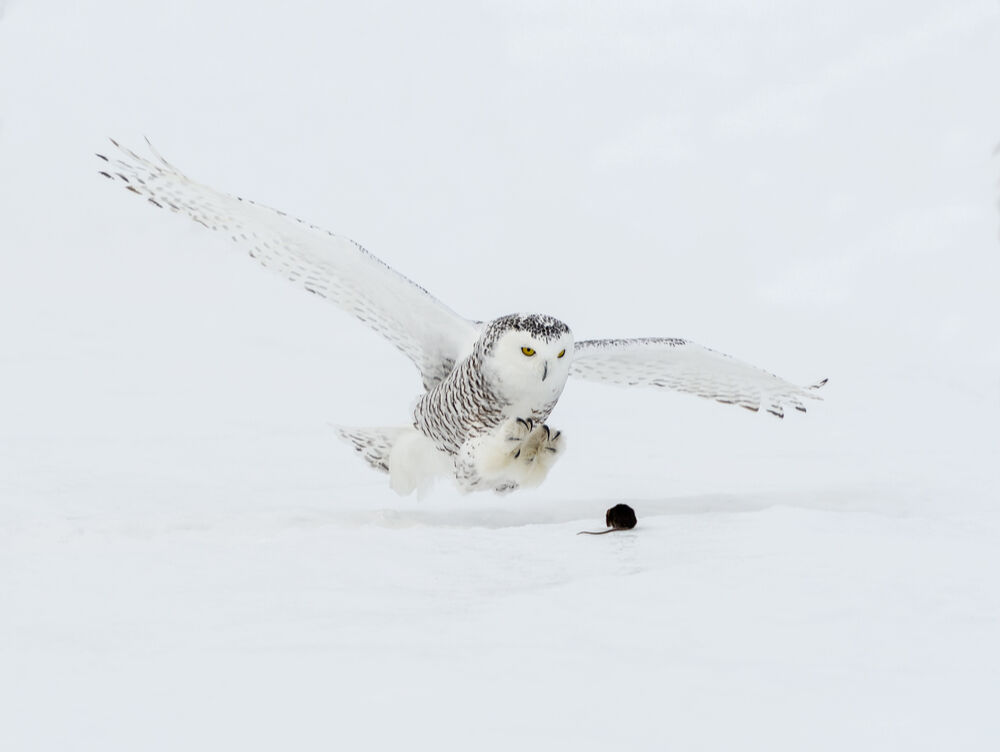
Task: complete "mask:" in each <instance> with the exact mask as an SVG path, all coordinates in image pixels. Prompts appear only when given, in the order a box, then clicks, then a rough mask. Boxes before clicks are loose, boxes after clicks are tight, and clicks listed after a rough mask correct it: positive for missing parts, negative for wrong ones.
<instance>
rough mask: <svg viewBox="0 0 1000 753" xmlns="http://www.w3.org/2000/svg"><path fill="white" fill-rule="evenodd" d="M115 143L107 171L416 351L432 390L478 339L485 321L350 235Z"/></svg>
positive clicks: (409, 353) (412, 353)
mask: <svg viewBox="0 0 1000 753" xmlns="http://www.w3.org/2000/svg"><path fill="white" fill-rule="evenodd" d="M111 143H112V144H114V146H115V147H116V149H117V150H118V154H117V156H111V157H109V156H105V155H102V154H98V155H97V156H98V157H99V158H100V159H101V160H102V163H101V168H100V172H101V174H102V175H104V176H105V177H107V178H109V179H111V180H113V181H115V182H118V183H120V184H122V185H124V187H125V188H126V189H128V190H129V191H131V192H132V193H134V194H137V195H139V196H143V197H145V198H146V199H147V200H148V201H149V202H150V203H151V204H153V205H155V206H157V207H161V208H164V209H169V210H171V211H173V212H181V213H183V214H186V215H188V216H189V217H190V218H191V219H193V220H194V221H195V222H198V223H200V224H202V225H204V226H205V227H207V228H209V229H211V230H217V231H220V232H223V233H225V234H226V235H228V236H229V237H230V238H231V239H232V240H233V241H234V242H235V243H236V244H237V245H238V246H240V247H242V248H243V249H244V250H246V251H247V253H249V255H250V256H251V257H253V258H254V259H256V260H257V261H258V262H259V263H260V264H261V265H262V266H264V267H267V268H269V269H271V270H273V271H275V272H277V273H278V274H280V275H281V276H283V277H285V278H287V279H288V280H290V281H291V282H293V283H295V284H296V285H298V286H299V287H300V288H302V289H304V290H307V291H308V292H310V293H313V294H315V295H318V296H320V297H322V298H326V299H327V300H329V301H331V302H332V303H335V304H337V305H338V306H340V307H341V308H343V309H344V310H346V311H348V312H349V313H351V314H353V315H354V316H356V317H357V318H358V319H360V320H361V321H362V322H364V323H365V324H367V325H368V326H369V327H371V328H372V329H373V330H375V331H376V332H378V333H379V334H380V335H382V336H383V337H385V338H386V339H387V340H389V341H390V342H391V343H392V344H393V345H395V346H396V347H397V348H399V350H401V351H402V352H403V353H405V354H406V355H407V356H409V358H410V359H411V360H412V361H413V362H414V364H416V366H417V369H418V370H419V371H420V374H421V377H422V378H423V382H424V387H425V388H426V389H430V388H431V387H433V386H434V385H435V384H437V383H438V382H440V381H441V380H443V379H444V378H445V377H446V376H447V375H448V374H449V373H450V372H451V370H452V368H453V366H454V364H455V362H456V361H457V360H458V359H459V358H460V357H461V356H462V355H463V353H464V352H466V351H467V350H468V348H469V347H470V346H471V344H472V343H473V342H474V341H475V339H476V337H477V335H478V331H479V325H478V324H477V323H475V322H472V321H469V320H468V319H464V318H463V317H461V316H459V315H458V314H456V313H455V312H454V311H452V310H451V309H449V308H448V307H447V306H445V305H444V304H443V303H441V302H440V301H439V300H437V299H436V298H434V297H433V296H432V295H431V294H430V293H428V292H427V291H426V290H424V289H423V288H422V287H420V286H419V285H417V284H416V283H414V282H412V281H410V280H409V279H407V278H406V277H404V276H403V275H401V274H399V273H398V272H396V271H395V270H393V269H391V268H390V267H389V266H388V265H386V264H385V263H384V262H382V261H381V260H380V259H378V258H376V257H375V256H373V255H372V254H370V253H369V252H368V251H366V250H365V249H364V248H363V247H362V246H361V245H359V244H358V243H355V242H354V241H352V240H350V239H349V238H344V237H342V236H339V235H334V234H333V233H330V232H328V231H326V230H323V229H322V228H318V227H316V226H315V225H310V224H308V223H306V222H303V221H302V220H298V219H295V218H293V217H290V216H288V215H286V214H285V213H284V212H279V211H278V210H275V209H270V208H268V207H265V206H262V205H260V204H256V203H254V202H252V201H250V200H247V199H242V198H238V197H236V196H231V195H229V194H225V193H221V192H219V191H216V190H214V189H212V188H209V187H208V186H205V185H202V184H200V183H196V182H195V181H193V180H190V179H189V178H188V177H187V176H185V175H184V174H183V173H181V172H180V171H179V170H177V168H175V167H174V166H173V165H171V164H170V163H169V162H167V161H166V160H165V159H163V158H162V157H161V156H160V155H159V154H158V153H157V152H156V150H155V149H154V148H153V146H152V144H149V147H150V150H151V151H152V152H153V157H154V159H146V158H145V157H142V156H140V155H138V154H136V153H135V152H133V151H132V150H130V149H126V148H124V147H122V146H120V145H119V144H118V142H116V141H114V140H112V142H111ZM147 143H148V140H147Z"/></svg>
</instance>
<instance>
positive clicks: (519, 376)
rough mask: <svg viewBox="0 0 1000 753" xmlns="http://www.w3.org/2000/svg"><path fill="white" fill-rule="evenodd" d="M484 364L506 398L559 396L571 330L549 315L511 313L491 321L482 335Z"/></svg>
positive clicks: (570, 357)
mask: <svg viewBox="0 0 1000 753" xmlns="http://www.w3.org/2000/svg"><path fill="white" fill-rule="evenodd" d="M484 340H485V341H486V348H485V349H486V355H487V363H489V364H490V366H491V368H492V371H493V373H494V376H495V378H496V380H497V381H498V382H499V386H500V387H501V388H502V390H503V392H504V393H506V394H507V395H508V396H509V397H512V398H514V397H525V398H537V399H540V400H551V399H554V398H555V397H558V396H559V393H560V392H562V389H563V386H564V385H565V384H566V378H567V377H568V376H569V365H570V363H571V362H572V360H573V333H572V332H571V331H570V329H569V327H567V326H566V325H565V324H563V323H562V322H560V321H559V320H558V319H554V318H553V317H550V316H542V315H539V314H512V315H511V316H508V317H503V318H501V319H497V320H495V321H494V322H491V323H490V325H489V327H488V328H487V331H486V333H485V335H484Z"/></svg>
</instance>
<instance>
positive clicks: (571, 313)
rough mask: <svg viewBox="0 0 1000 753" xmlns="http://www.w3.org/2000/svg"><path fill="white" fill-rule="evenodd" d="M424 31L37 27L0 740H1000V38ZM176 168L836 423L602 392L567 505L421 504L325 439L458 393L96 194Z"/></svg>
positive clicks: (111, 4) (924, 32)
mask: <svg viewBox="0 0 1000 753" xmlns="http://www.w3.org/2000/svg"><path fill="white" fill-rule="evenodd" d="M418 5H422V4H413V5H412V6H411V5H408V4H401V3H400V4H392V3H387V4H381V3H366V4H356V5H347V4H325V3H309V2H302V3H291V4H285V5H282V6H277V5H265V4H248V3H235V2H218V3H212V4H199V3H195V2H193V0H184V1H182V2H175V3H169V4H160V5H157V6H155V7H154V6H153V5H150V4H136V3H129V2H125V0H108V1H107V2H102V3H99V4H90V5H81V4H67V3H60V2H32V3H29V2H24V0H8V1H7V2H6V3H4V4H3V5H2V8H0V70H3V71H5V72H6V75H4V76H2V77H0V175H2V176H3V179H2V180H0V207H2V210H0V265H2V266H0V344H2V347H0V387H2V394H3V396H4V397H3V398H2V399H0V747H2V748H28V749H41V748H113V749H121V748H147V749H148V748H193V747H201V748H206V747H207V748H234V747H242V748H251V749H261V748H366V749H371V748H395V747H406V748H419V749H427V748H445V749H452V748H464V747H472V748H528V747H531V748H583V749H594V748H625V749H629V748H634V749H650V748H693V749H711V748H732V747H736V748H753V749H760V748H772V749H773V748H811V749H831V748H888V749H899V748H918V749H929V748H966V749H967V748H995V747H997V746H998V744H1000V721H998V717H997V715H996V711H995V706H996V698H997V697H998V691H1000V679H998V678H1000V648H998V642H997V640H996V635H997V628H998V618H1000V588H998V583H997V573H998V572H1000V546H998V544H1000V510H998V505H997V502H998V501H1000V499H998V497H1000V494H998V492H1000V478H998V476H1000V457H998V455H1000V429H998V426H1000V342H998V339H997V336H996V325H997V321H998V320H1000V304H998V302H997V295H996V291H997V290H998V289H1000V254H998V253H997V252H998V247H997V243H998V226H1000V218H998V214H997V211H996V202H997V176H998V173H1000V159H998V158H997V157H996V156H995V155H993V150H994V148H995V147H996V145H997V142H998V141H1000V100H998V99H997V97H996V96H995V93H996V85H995V82H994V80H993V79H994V78H995V72H996V71H997V70H1000V38H998V37H1000V9H998V7H997V5H996V3H994V2H982V3H979V2H969V3H927V4H919V3H870V4H864V5H862V4H858V5H849V6H844V5H831V6H829V7H827V6H823V7H819V6H816V5H808V6H806V5H800V4H795V3H788V4H784V3H779V4H776V5H772V4H769V5H767V6H766V7H765V6H758V5H746V6H741V5H730V4H724V5H721V6H712V7H709V6H705V5H704V4H669V5H668V4H663V5H662V6H661V5H647V4H628V5H625V4H606V5H599V4H593V5H585V6H584V5H562V4H545V5H537V4H534V3H523V4H521V3H490V2H488V3H484V4H482V5H477V4H471V3H454V4H448V3H442V4H436V5H434V6H423V7H418ZM142 134H148V135H149V136H150V137H151V138H152V139H153V141H154V143H155V144H156V145H157V147H158V149H159V150H160V151H162V152H163V153H164V154H165V155H166V156H167V157H168V159H170V160H171V161H172V162H174V163H175V164H177V165H178V166H179V167H180V168H181V169H182V170H183V171H184V172H186V173H187V174H189V175H191V176H192V177H193V178H194V179H196V180H199V181H202V182H205V183H207V184H209V185H212V186H215V187H218V188H220V189H222V190H227V191H231V192H234V193H238V194H240V195H243V196H248V197H252V198H254V199H256V200H259V201H261V202H262V203H265V204H269V205H272V206H276V207H280V208H282V209H285V210H287V211H289V212H292V213H294V214H297V215H300V216H303V217H306V218H308V219H309V220H311V221H313V222H316V223H317V224H320V225H322V226H324V227H328V228H331V229H333V230H336V231H339V232H342V233H344V234H346V235H348V236H350V237H353V238H355V239H357V240H359V241H361V242H362V243H364V244H365V245H366V246H367V247H368V248H370V249H371V250H372V251H373V252H374V253H376V254H377V255H379V256H380V257H381V258H383V259H384V260H385V261H386V262H388V263H389V264H391V265H392V266H393V267H395V268H397V269H399V270H400V271H402V272H403V273H404V274H407V275H409V276H411V277H412V278H413V279H415V280H416V281H417V282H418V283H420V284H421V285H423V286H424V287H426V288H427V289H428V290H430V291H432V292H433V293H434V294H435V295H437V296H438V297H439V298H441V299H442V300H443V301H445V302H446V303H447V304H448V305H450V306H452V307H453V308H455V310H457V311H459V312H460V313H463V314H465V315H468V316H472V317H477V318H489V317H493V316H497V315H501V314H504V313H508V312H510V311H516V310H540V311H544V312H546V313H551V314H553V315H556V316H559V317H560V318H561V319H563V320H564V321H567V322H568V323H569V324H570V325H571V326H572V327H573V329H574V332H575V333H576V335H577V336H578V337H582V338H591V337H615V336H618V337H622V336H655V335H659V336H676V337H686V338H690V339H692V340H695V341H696V342H699V343H702V344H704V345H707V346H709V347H712V348H715V349H717V350H721V351H723V352H726V353H730V354H732V355H734V356H736V357H738V358H741V359H743V360H746V361H749V362H751V363H755V364H758V365H760V366H762V367H764V368H767V369H769V370H771V371H773V372H775V373H777V374H779V375H781V376H783V377H786V378H789V379H792V380H794V381H796V382H798V383H801V384H807V383H811V382H813V381H815V380H817V379H819V378H822V377H829V378H830V383H829V384H828V385H827V387H825V388H824V397H825V401H824V402H823V403H817V404H816V405H815V406H810V412H809V414H808V415H805V416H799V415H793V416H789V417H788V418H786V419H785V420H784V421H778V420H775V419H772V418H771V417H769V416H760V415H752V414H750V413H748V412H746V411H742V410H735V409H732V408H727V407H725V406H720V405H716V404H713V403H710V402H707V401H701V400H698V399H695V398H691V397H688V396H683V395H670V394H661V393H657V392H653V391H642V390H631V391H630V390H625V389H615V388H610V387H603V386H601V385H595V384H587V383H579V382H571V383H570V384H569V385H568V386H567V388H566V391H565V393H564V395H563V398H562V400H561V402H560V404H559V406H558V408H557V410H556V412H555V413H554V414H553V419H552V423H553V425H554V426H555V427H557V428H559V429H561V430H563V431H564V432H565V434H566V437H567V438H568V451H567V453H566V455H565V457H564V458H563V459H562V460H561V461H560V462H559V463H558V464H557V465H556V466H555V468H554V470H553V471H552V473H551V475H550V477H549V479H548V481H546V483H545V484H544V485H543V486H542V487H541V488H540V489H538V490H534V491H530V492H525V493H520V494H516V495H512V496H507V497H496V496H492V495H489V494H485V495H472V496H464V497H463V496H461V495H459V494H457V493H456V492H454V491H453V490H450V489H448V488H444V487H440V488H436V489H435V490H434V491H433V492H432V493H431V494H430V495H429V496H427V497H425V498H423V499H417V498H415V497H414V498H400V497H397V496H396V495H395V494H393V493H392V492H391V491H390V490H389V489H388V485H387V480H386V479H385V477H383V476H379V475H377V474H375V473H373V472H372V471H371V470H370V469H368V468H367V467H365V466H364V464H363V463H361V462H360V461H359V460H358V459H357V458H356V457H354V455H353V454H352V453H351V451H350V450H349V448H347V447H346V446H345V445H343V444H342V443H341V442H339V441H338V440H337V439H336V437H335V435H334V433H333V431H332V429H331V428H330V426H329V424H330V423H337V424H345V425H362V426H365V425H369V426H378V425H396V424H399V423H401V422H402V420H404V418H405V416H406V415H407V412H408V411H409V409H410V406H411V404H412V401H413V399H414V398H415V396H416V394H417V390H418V389H419V380H418V378H417V374H416V371H415V370H414V369H412V368H411V367H410V365H409V364H408V363H407V362H406V361H405V359H404V358H403V357H402V356H400V355H399V354H398V353H396V352H395V351H394V349H393V348H392V347H391V346H390V345H388V344H387V343H384V342H382V341H380V340H379V339H378V338H376V337H375V336H373V335H371V334H370V333H369V332H368V331H366V330H365V328H364V327H363V326H362V325H360V324H358V323H356V322H354V321H353V320H351V319H350V318H349V317H347V316H344V315H342V314H341V313H340V312H338V311H336V310H335V309H333V308H331V307H329V306H328V305H325V304H324V303H323V302H322V301H319V300H315V299H313V298H312V297H310V296H304V295H301V294H300V293H299V292H298V291H295V290H293V289H291V288H290V287H286V286H285V285H283V284H282V283H281V281H280V280H277V279H275V278H273V277H272V276H270V275H268V274H266V273H264V272H262V271H261V270H260V269H258V268H257V267H256V266H255V265H254V264H253V263H252V262H251V261H250V260H248V259H246V258H244V257H242V256H240V255H238V254H236V253H234V252H233V249H232V248H230V247H229V246H228V245H227V243H226V241H225V240H224V239H222V238H218V237H216V236H214V235H213V234H211V233H209V232H207V231H205V230H204V229H203V228H201V227H199V226H197V225H195V224H194V223H191V222H188V221H185V220H183V219H181V218H178V217H174V216H171V215H169V214H167V213H165V212H161V211H158V210H154V208H153V207H151V206H149V205H148V204H146V203H145V202H141V201H138V200H136V198H135V197H134V196H131V195H129V194H128V193H126V192H124V191H121V190H120V188H115V187H114V186H112V185H111V184H110V183H108V182H107V181H105V180H103V179H101V178H100V177H99V176H98V175H97V174H96V171H97V168H98V165H97V162H96V159H95V158H94V157H93V156H92V154H93V152H95V151H101V150H104V149H105V148H106V142H105V141H104V138H105V137H106V136H109V135H110V136H115V137H116V138H119V139H120V140H122V141H123V142H124V143H126V144H129V145H132V146H141V145H142ZM617 502H628V503H629V504H631V505H632V506H633V507H634V508H635V510H636V512H637V514H638V517H639V526H638V527H637V528H636V529H635V530H634V531H631V532H623V533H616V534H612V535H608V536H601V537H590V536H576V535H575V534H576V532H577V531H579V530H583V529H592V530H593V529H594V528H595V527H597V526H599V525H600V523H601V522H602V521H603V516H604V511H605V509H606V508H608V507H610V506H611V505H612V504H615V503H617Z"/></svg>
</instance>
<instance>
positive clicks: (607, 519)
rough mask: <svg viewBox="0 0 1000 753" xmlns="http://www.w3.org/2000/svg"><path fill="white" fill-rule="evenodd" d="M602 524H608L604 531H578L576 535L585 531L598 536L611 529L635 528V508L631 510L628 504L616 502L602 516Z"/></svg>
mask: <svg viewBox="0 0 1000 753" xmlns="http://www.w3.org/2000/svg"><path fill="white" fill-rule="evenodd" d="M604 524H605V525H607V526H608V530H606V531H580V532H579V533H578V534H577V536H579V535H580V534H581V533H586V534H589V535H591V536H600V535H601V534H602V533H611V532H612V531H628V530H631V529H632V528H635V524H636V517H635V510H633V509H632V508H631V507H629V506H628V505H623V504H618V505H615V506H614V507H612V508H610V509H609V510H608V512H607V514H606V515H605V516H604Z"/></svg>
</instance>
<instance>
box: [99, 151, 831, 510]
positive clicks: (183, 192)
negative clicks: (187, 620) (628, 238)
mask: <svg viewBox="0 0 1000 753" xmlns="http://www.w3.org/2000/svg"><path fill="white" fill-rule="evenodd" d="M147 143H148V140H147ZM112 144H114V146H115V147H116V148H117V150H118V155H117V156H115V157H108V156H105V155H101V154H98V155H97V156H98V157H99V158H100V159H101V160H102V165H101V169H100V173H101V175H103V176H105V177H106V178H109V179H110V180H113V181H115V182H120V183H121V184H122V185H123V186H124V187H125V188H126V189H128V190H129V191H131V192H132V193H134V194H137V195H139V196H142V197H145V198H146V200H147V201H149V203H150V204H153V205H154V206H157V207H160V208H166V209H170V210H171V211H174V212H182V213H184V214H187V215H188V216H189V217H191V218H192V219H193V220H194V221H195V222H198V223H201V224H202V225H204V226H205V227H207V228H210V229H212V230H218V231H221V232H223V233H225V234H226V235H228V236H229V237H230V238H232V240H233V241H235V242H236V244H237V245H239V246H241V247H243V248H244V249H245V250H246V251H247V252H248V253H249V254H250V256H251V257H252V258H254V259H256V260H257V261H258V262H260V264H261V265H262V266H264V267H267V268H270V269H272V270H274V271H275V272H277V273H278V274H280V275H282V276H283V277H285V278H287V279H288V280H290V281H291V282H293V283H295V284H296V285H298V286H299V287H301V288H304V289H305V290H307V291H309V292H310V293H313V294H315V295H317V296H320V297H322V298H325V299H327V300H329V301H331V302H333V303H335V304H337V305H338V306H340V307H341V308H343V309H345V310H346V311H348V312H350V313H351V314H353V315H354V316H356V317H357V318H358V319H360V320H361V321H362V322H364V323H365V324H367V325H368V326H369V327H371V328H372V329H374V330H375V331H376V332H378V333H379V334H380V335H382V336H383V337H385V338H387V339H388V340H389V341H390V342H391V343H393V344H394V345H395V346H396V347H397V348H399V350H401V351H402V352H403V353H404V354H406V355H407V356H408V357H409V358H410V360H412V361H413V363H414V364H415V365H416V367H417V369H418V371H419V372H420V376H421V377H422V379H423V386H424V390H425V391H424V392H423V394H422V395H420V397H419V399H418V400H417V402H416V406H415V408H414V411H413V416H412V421H410V422H409V423H408V424H407V425H405V426H398V427H377V428H340V429H338V432H339V434H340V436H341V437H342V438H344V439H345V440H347V441H348V442H350V443H351V444H352V445H353V446H354V448H355V449H356V450H357V452H358V453H360V454H361V456H362V457H363V458H364V459H365V460H366V461H367V462H368V463H369V464H370V465H371V466H373V467H374V468H376V469H378V470H380V471H383V472H386V473H388V474H389V479H390V481H389V483H390V486H391V487H392V488H393V489H394V490H395V491H397V492H399V493H400V494H408V493H410V492H412V491H414V490H415V489H422V488H425V487H426V486H427V485H428V484H429V483H430V482H431V481H432V480H433V479H434V478H435V477H441V476H444V477H450V478H452V479H453V480H454V481H455V482H456V483H457V485H458V487H459V488H460V489H462V490H464V491H472V490H481V489H487V490H489V489H492V490H495V491H499V492H508V491H512V490H514V489H518V488H523V487H532V486H537V485H538V484H540V483H541V482H542V480H543V479H544V478H545V476H546V475H547V474H548V472H549V469H550V468H551V467H552V465H553V463H554V462H555V460H556V459H557V458H558V457H559V455H560V454H561V453H562V451H563V449H564V447H565V441H564V437H563V435H562V433H561V432H559V431H557V430H555V429H552V428H550V427H549V426H548V425H547V424H546V420H547V419H548V417H549V414H550V413H551V412H552V409H553V408H554V407H555V405H556V403H557V402H558V400H559V396H560V394H561V393H562V391H563V387H564V386H565V384H566V380H567V379H568V378H569V376H570V375H573V376H576V377H580V378H582V379H589V380H593V381H598V382H609V383H612V384H620V385H630V386H631V385H641V386H649V387H658V388H662V389H671V390H680V391H682V392H689V393H693V394H695V395H699V396H701V397H705V398H710V399H712V400H716V401H718V402H720V403H726V404H729V405H739V406H742V407H743V408H747V409H749V410H751V411H758V410H760V409H761V408H763V409H764V410H765V411H767V412H768V413H771V414H772V415H775V416H778V417H779V418H781V417H783V416H784V410H785V406H786V405H788V406H790V407H792V408H794V409H796V410H798V411H801V412H805V410H806V407H805V404H804V400H806V399H807V398H811V399H819V396H818V395H816V394H815V390H816V389H818V388H819V387H821V386H822V385H823V384H825V382H826V380H823V381H822V382H819V383H817V384H813V385H811V386H809V387H798V386H796V385H794V384H791V383H789V382H786V381H785V380H783V379H780V378H779V377H777V376H774V375H773V374H770V373H768V372H766V371H763V370H761V369H758V368H756V367H754V366H750V365H748V364H745V363H742V362H740V361H737V360H735V359H733V358H731V357H729V356H726V355H723V354H722V353H718V352H716V351H713V350H710V349H709V348H705V347H702V346H700V345H696V344H694V343H692V342H689V341H687V340H681V339H677V338H644V339H631V340H575V339H574V337H573V333H572V332H571V331H570V328H569V327H568V326H566V325H565V324H564V323H563V322H561V321H559V320H558V319H556V318H554V317H551V316H547V315H543V314H534V313H527V314H509V315H507V316H502V317H500V318H499V319H494V320H493V321H491V322H479V321H474V320H470V319H465V318H463V317H461V316H459V315H458V314H456V313H455V312H454V311H452V310H451V309H449V308H448V307H447V306H445V305H444V304H443V303H441V302H440V301H438V300H437V299H436V298H434V297H433V296H432V295H431V294H430V293H428V292H427V291H426V290H424V289H423V288H421V287H420V286H419V285H416V284H415V283H413V282H411V281H410V280H408V279H407V278H405V277H403V276H402V275H401V274H399V273H398V272H396V271H395V270H393V269H391V268H389V267H388V266H387V265H386V264H385V263H383V262H382V261H380V260H379V259H377V258H376V257H375V256H373V255H372V254H370V253H369V252H368V251H366V250H365V249H364V248H362V247H361V246H360V245H359V244H357V243H355V242H354V241H352V240H349V239H347V238H344V237H342V236H338V235H334V234H333V233H330V232H328V231H326V230H322V229H321V228H318V227H315V226H313V225H310V224H308V223H305V222H303V221H302V220H297V219H294V218H292V217H290V216H288V215H286V214H285V213H284V212H279V211H277V210H274V209H269V208H267V207H264V206H261V205H259V204H255V203H254V202H252V201H249V200H246V199H242V198H239V197H235V196H230V195H228V194H224V193H220V192H219V191H215V190H214V189H211V188H209V187H208V186H204V185H201V184H200V183H196V182H194V181H192V180H190V179H189V178H187V177H186V176H185V175H184V174H182V173H181V172H180V171H179V170H177V169H176V168H175V167H174V166H173V165H171V164H170V163H169V162H167V161H166V160H165V159H163V157H162V156H160V154H159V153H158V152H157V151H156V150H155V149H154V148H153V146H152V144H149V148H150V150H151V152H152V155H151V158H150V159H147V158H144V157H142V156H140V155H138V154H136V153H135V152H133V151H131V150H129V149H126V148H124V147H122V146H120V145H119V144H118V143H117V142H116V141H114V140H112Z"/></svg>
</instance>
